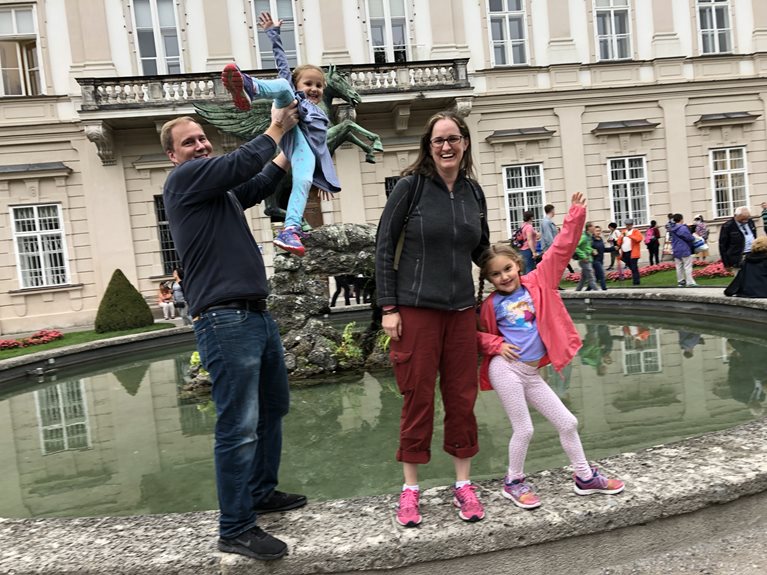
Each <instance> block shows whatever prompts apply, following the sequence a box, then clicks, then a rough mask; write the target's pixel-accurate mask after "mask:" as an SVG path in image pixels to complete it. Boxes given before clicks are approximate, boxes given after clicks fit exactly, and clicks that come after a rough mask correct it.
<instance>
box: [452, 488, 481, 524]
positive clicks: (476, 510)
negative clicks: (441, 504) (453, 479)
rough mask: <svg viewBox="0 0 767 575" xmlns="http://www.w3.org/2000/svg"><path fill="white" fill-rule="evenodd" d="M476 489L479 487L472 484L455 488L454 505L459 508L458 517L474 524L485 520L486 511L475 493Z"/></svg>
mask: <svg viewBox="0 0 767 575" xmlns="http://www.w3.org/2000/svg"><path fill="white" fill-rule="evenodd" d="M476 489H477V486H476V485H472V484H471V483H467V484H466V485H464V486H463V487H461V488H459V489H456V488H455V487H453V505H455V506H456V507H458V517H460V518H461V519H463V520H464V521H470V522H472V523H473V522H475V521H480V520H482V519H484V518H485V510H484V509H483V508H482V504H481V503H480V502H479V499H477V494H476V493H474V492H475V491H476Z"/></svg>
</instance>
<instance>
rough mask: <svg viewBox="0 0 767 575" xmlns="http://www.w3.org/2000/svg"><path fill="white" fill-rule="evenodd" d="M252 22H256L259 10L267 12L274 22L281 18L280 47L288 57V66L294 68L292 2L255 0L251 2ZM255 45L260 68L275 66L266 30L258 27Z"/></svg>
mask: <svg viewBox="0 0 767 575" xmlns="http://www.w3.org/2000/svg"><path fill="white" fill-rule="evenodd" d="M253 10H254V11H255V14H254V22H258V15H259V14H261V12H269V14H271V15H272V19H273V20H274V22H275V23H276V22H277V21H278V20H282V26H280V39H281V40H282V47H283V49H284V50H285V57H286V58H287V59H288V66H290V67H291V68H295V67H296V66H298V50H297V48H296V18H295V15H294V14H293V2H291V1H290V0H255V1H254V2H253ZM256 46H258V59H259V62H260V65H261V67H262V68H276V67H277V63H276V62H275V60H274V54H273V52H272V41H271V40H269V37H268V36H267V35H266V32H264V31H263V30H261V28H260V27H259V28H258V34H256Z"/></svg>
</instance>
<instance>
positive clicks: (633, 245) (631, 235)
mask: <svg viewBox="0 0 767 575" xmlns="http://www.w3.org/2000/svg"><path fill="white" fill-rule="evenodd" d="M623 225H624V226H625V229H624V230H623V232H621V239H620V244H621V248H620V249H621V256H622V258H623V263H625V264H626V267H628V268H629V270H631V283H632V284H633V285H635V286H638V285H639V255H640V246H641V245H642V232H640V231H639V230H638V229H636V228H635V227H634V220H633V219H631V218H626V219H625V220H623Z"/></svg>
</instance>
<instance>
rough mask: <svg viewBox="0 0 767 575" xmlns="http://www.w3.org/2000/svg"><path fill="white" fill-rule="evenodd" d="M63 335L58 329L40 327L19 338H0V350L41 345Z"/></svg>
mask: <svg viewBox="0 0 767 575" xmlns="http://www.w3.org/2000/svg"><path fill="white" fill-rule="evenodd" d="M62 337H64V334H62V333H61V332H60V331H58V330H55V329H41V330H40V331H37V332H35V333H33V334H32V335H30V336H29V337H24V338H21V339H0V351H2V350H4V349H14V348H17V347H29V346H30V345H42V344H44V343H48V342H51V341H53V340H55V339H61V338H62Z"/></svg>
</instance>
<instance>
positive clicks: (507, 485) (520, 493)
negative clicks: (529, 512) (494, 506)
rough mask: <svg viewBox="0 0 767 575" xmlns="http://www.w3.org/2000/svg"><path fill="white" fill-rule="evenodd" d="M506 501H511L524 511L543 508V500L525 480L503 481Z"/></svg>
mask: <svg viewBox="0 0 767 575" xmlns="http://www.w3.org/2000/svg"><path fill="white" fill-rule="evenodd" d="M501 493H502V494H503V496H504V497H505V498H506V499H511V502H512V503H514V505H516V506H517V507H521V508H522V509H535V508H536V507H540V506H541V500H540V499H539V498H538V496H537V495H536V494H535V492H534V491H533V488H532V487H531V486H530V484H528V483H527V482H525V478H524V477H523V478H521V479H515V480H514V481H509V480H508V478H504V480H503V491H502V492H501Z"/></svg>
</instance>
